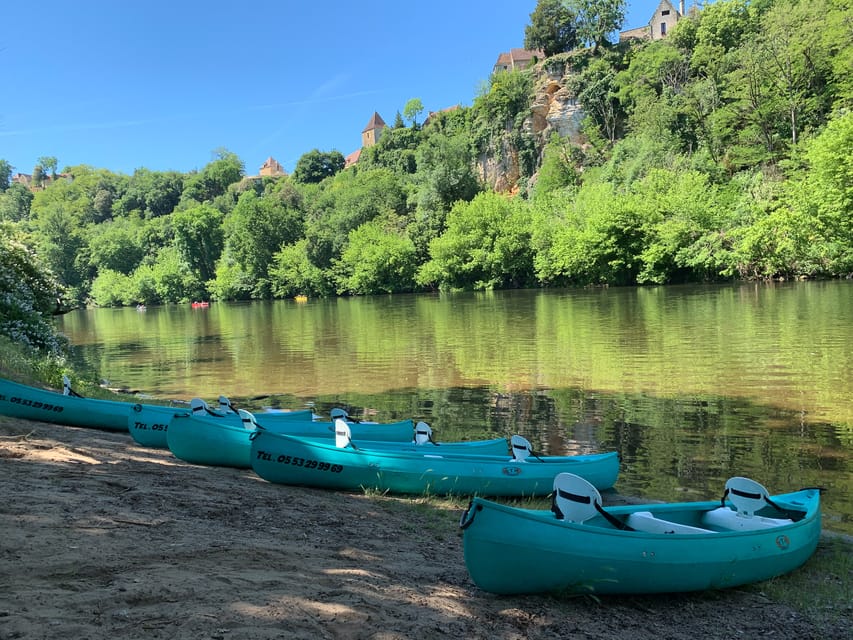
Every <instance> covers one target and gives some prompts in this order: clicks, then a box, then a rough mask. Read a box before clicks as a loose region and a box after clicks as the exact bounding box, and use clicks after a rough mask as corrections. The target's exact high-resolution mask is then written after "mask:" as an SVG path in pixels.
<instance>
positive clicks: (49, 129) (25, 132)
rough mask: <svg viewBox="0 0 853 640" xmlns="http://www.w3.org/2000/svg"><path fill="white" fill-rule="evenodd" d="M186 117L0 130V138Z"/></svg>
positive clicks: (134, 124)
mask: <svg viewBox="0 0 853 640" xmlns="http://www.w3.org/2000/svg"><path fill="white" fill-rule="evenodd" d="M189 117H190V116H188V115H177V116H168V117H162V118H147V119H138V120H116V121H112V122H80V123H69V124H57V123H54V124H51V125H47V126H44V127H32V128H29V129H13V130H10V131H3V130H0V138H10V137H12V136H31V135H43V134H51V133H70V132H72V131H96V130H105V129H128V128H131V127H142V126H147V125H150V124H163V123H164V122H173V121H175V120H182V119H186V118H189Z"/></svg>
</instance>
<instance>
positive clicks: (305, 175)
mask: <svg viewBox="0 0 853 640" xmlns="http://www.w3.org/2000/svg"><path fill="white" fill-rule="evenodd" d="M344 164H345V161H344V156H343V154H342V153H341V152H340V151H328V152H325V153H324V152H321V151H320V150H319V149H312V150H311V151H309V152H308V153H306V154H303V155H302V157H300V158H299V160H297V161H296V167H295V168H294V170H293V179H294V180H296V181H297V182H302V183H317V182H322V181H323V180H325V179H326V178H330V177H331V176H333V175H335V174H336V173H338V172H339V171H340V170H341V169H343V168H344Z"/></svg>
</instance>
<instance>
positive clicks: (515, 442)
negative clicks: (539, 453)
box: [509, 434, 532, 462]
mask: <svg viewBox="0 0 853 640" xmlns="http://www.w3.org/2000/svg"><path fill="white" fill-rule="evenodd" d="M509 446H510V449H512V458H513V460H515V461H516V462H525V461H526V460H527V458H528V457H529V456H530V454H531V453H532V447H531V446H530V441H529V440H528V439H527V438H525V437H524V436H520V435H518V434H516V435H514V436H512V438H510V439H509Z"/></svg>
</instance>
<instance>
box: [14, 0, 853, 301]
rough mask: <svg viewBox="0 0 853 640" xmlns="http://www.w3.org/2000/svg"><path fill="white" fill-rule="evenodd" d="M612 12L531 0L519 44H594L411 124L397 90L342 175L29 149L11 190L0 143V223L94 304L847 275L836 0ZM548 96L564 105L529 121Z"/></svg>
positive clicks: (850, 206)
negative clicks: (653, 22)
mask: <svg viewBox="0 0 853 640" xmlns="http://www.w3.org/2000/svg"><path fill="white" fill-rule="evenodd" d="M567 7H573V8H569V9H567ZM623 10H624V3H622V2H621V1H619V0H577V1H576V2H574V4H571V5H567V4H566V3H563V2H561V3H557V2H545V1H543V2H540V3H538V4H537V9H536V12H534V14H536V18H537V20H536V21H534V22H535V24H531V26H530V27H529V28H528V34H530V33H535V32H536V33H538V35H539V36H541V37H545V35H549V34H550V36H553V37H554V38H555V40H552V41H549V42H548V43H545V42H541V43H539V44H537V43H536V42H534V41H532V40H531V41H526V43H525V44H526V46H528V47H534V46H542V47H543V48H545V49H546V51H547V52H549V53H550V52H552V51H558V50H560V49H561V46H567V45H559V46H558V44H554V43H555V42H557V41H558V40H557V37H558V36H559V37H563V38H569V36H570V35H571V37H575V35H578V34H580V35H578V37H580V38H581V39H583V40H584V41H587V42H589V43H590V44H594V45H595V47H594V48H589V49H576V50H574V51H571V52H561V53H557V54H556V55H553V56H551V57H549V58H548V59H546V60H544V61H543V62H542V64H540V65H536V66H535V67H534V68H532V69H529V70H524V71H511V72H505V73H504V72H502V73H497V74H494V75H493V76H492V77H491V78H490V80H489V82H488V84H487V85H486V86H485V87H484V88H483V90H482V91H480V92H479V95H477V96H476V98H475V99H474V101H473V105H472V106H463V105H459V106H458V107H452V108H449V109H444V110H442V111H437V112H433V111H430V112H429V115H428V117H427V118H425V119H424V120H423V122H422V123H419V122H418V120H420V119H421V114H422V112H423V104H422V103H421V102H420V100H419V99H413V100H410V101H409V103H407V104H406V105H405V106H404V108H403V109H402V112H398V113H397V116H396V118H395V122H394V126H393V127H389V128H386V129H385V131H384V133H383V135H382V136H381V138H380V140H379V141H378V143H377V144H375V145H373V146H371V147H368V148H365V149H362V150H361V155H360V159H359V161H358V163H357V164H355V165H354V166H353V167H350V168H347V169H346V170H343V165H344V159H343V157H342V156H341V154H340V153H338V152H336V151H333V152H329V153H322V152H320V151H318V150H316V149H315V150H313V151H310V152H308V153H306V154H305V155H304V156H302V158H300V160H299V163H298V164H297V167H296V171H295V172H294V175H293V176H289V177H279V178H245V177H244V171H243V163H242V161H241V160H240V159H239V158H237V157H236V156H235V155H234V154H231V153H229V152H227V151H219V152H217V155H216V157H215V158H214V160H213V161H212V162H211V163H210V164H208V165H207V166H205V167H204V168H203V169H202V170H200V171H198V172H192V173H189V174H180V173H177V172H154V171H149V170H147V169H138V170H137V171H135V172H134V174H133V175H132V176H124V175H121V174H114V173H111V172H109V171H106V170H102V169H94V168H92V167H87V166H84V165H81V166H77V167H71V168H68V169H66V170H65V172H68V173H70V174H71V176H72V179H64V178H61V177H58V179H57V180H46V179H44V178H45V175H46V174H47V175H51V174H52V173H53V172H55V170H56V166H55V162H54V161H52V159H51V158H49V157H46V158H42V159H40V164H39V166H38V167H37V169H36V171H35V176H34V181H35V185H36V188H35V189H34V192H30V191H29V190H28V189H27V188H26V187H24V186H23V185H20V184H11V185H10V184H9V175H10V171H11V167H10V166H9V164H8V163H7V162H6V163H5V164H4V161H0V221H6V224H7V225H8V227H9V228H10V229H11V230H12V232H14V234H15V235H16V237H20V238H22V240H23V241H26V243H27V244H29V245H30V246H31V247H34V248H35V249H36V250H37V252H38V257H37V262H38V264H43V265H46V268H48V269H49V271H50V272H51V273H53V274H55V277H56V278H57V280H58V281H59V282H61V283H62V284H63V285H64V286H65V287H66V289H65V291H66V295H70V296H71V297H72V298H74V299H76V300H79V301H81V302H82V301H84V300H86V299H87V296H91V298H92V299H94V300H95V301H96V302H97V303H98V304H116V305H121V304H134V303H136V302H140V301H144V302H155V301H160V302H170V301H172V302H176V301H181V300H188V299H191V298H195V297H207V296H212V297H214V298H218V299H223V300H231V299H251V298H264V297H285V296H294V295H299V294H308V295H312V296H320V295H332V294H334V293H341V294H359V295H361V294H370V293H382V292H400V291H421V290H427V289H433V288H446V289H462V288H469V289H474V288H477V289H485V288H494V287H520V286H560V285H600V284H608V285H633V284H639V283H647V284H656V283H672V282H688V281H713V280H721V279H727V278H778V277H786V278H789V277H801V276H808V277H837V276H845V275H848V274H850V273H851V272H853V249H851V247H853V224H851V223H850V220H853V198H851V196H850V193H851V190H853V187H851V186H850V185H851V181H853V179H851V177H850V173H851V171H850V165H851V163H850V158H851V157H853V142H851V138H853V135H851V130H853V126H851V124H850V123H851V120H850V115H849V114H850V109H851V108H853V80H851V77H853V74H850V72H849V71H850V66H851V61H853V31H851V27H850V17H849V16H850V10H849V3H848V2H846V0H815V1H814V2H809V3H807V2H805V1H804V0H778V1H776V2H772V1H770V0H759V1H755V0H749V1H748V0H717V2H714V3H711V4H708V5H707V6H705V7H704V8H703V9H702V10H697V11H695V12H694V11H691V13H690V15H691V16H692V17H688V18H684V19H682V20H680V21H679V23H678V24H677V25H676V27H675V28H674V29H672V30H671V31H670V34H669V36H668V37H667V38H666V39H664V40H661V41H654V42H651V41H630V42H622V43H619V44H617V45H609V44H607V42H606V37H605V36H606V35H607V33H609V31H607V32H606V33H605V32H602V31H601V30H600V29H601V27H602V26H605V27H607V28H608V29H611V30H612V29H613V28H616V27H618V25H616V24H615V23H614V22H613V20H614V17H615V18H619V16H620V15H621V14H620V12H621V11H623ZM547 12H552V13H550V14H547ZM546 14H547V15H551V16H552V21H551V22H550V23H549V24H548V26H549V28H551V29H554V28H557V27H559V28H562V29H563V31H562V32H557V31H553V32H549V33H548V34H545V33H544V31H542V29H544V27H543V23H540V22H539V21H538V20H539V18H541V17H543V16H544V15H546ZM568 14H571V15H572V16H573V18H572V22H571V24H569V22H567V21H566V20H568V18H567V15H568ZM533 17H534V15H533V14H532V15H531V18H533ZM561 20H562V22H561ZM572 29H574V31H573V30H572ZM597 29H598V30H597ZM537 30H539V31H538V32H537ZM543 34H544V35H543ZM602 34H604V35H602ZM566 41H567V40H563V42H564V43H565V42H566ZM563 80H565V82H563V86H562V87H558V86H556V83H557V82H562V81H563ZM560 101H563V103H564V104H573V103H574V102H576V103H577V104H579V106H580V107H581V111H580V112H578V113H576V114H574V115H572V116H571V117H572V118H576V120H575V121H574V122H572V123H571V124H572V125H573V126H572V128H571V133H570V135H566V136H565V137H561V136H560V135H558V134H555V133H553V130H551V131H552V133H551V134H550V135H549V138H547V139H546V137H545V135H543V130H544V131H549V129H546V128H544V127H545V125H546V123H549V124H550V123H551V118H552V116H553V115H554V104H555V103H558V102H560ZM566 113H568V110H567V111H566ZM562 115H566V114H562ZM404 116H405V118H404ZM406 119H408V122H409V123H410V124H411V126H408V127H407V126H406ZM563 122H564V123H565V122H566V121H565V120H564V121H563ZM560 131H562V132H563V133H564V134H565V131H566V130H565V129H563V128H560ZM53 160H55V159H53ZM41 184H43V185H44V188H39V186H40V185H41ZM492 189H500V190H502V191H505V192H509V193H511V194H513V195H497V194H495V193H493V191H492ZM10 233H11V232H10ZM28 259H29V258H28Z"/></svg>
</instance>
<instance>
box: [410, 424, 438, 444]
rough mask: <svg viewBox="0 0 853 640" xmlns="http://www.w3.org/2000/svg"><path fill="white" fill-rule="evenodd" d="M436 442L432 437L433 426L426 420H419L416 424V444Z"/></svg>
mask: <svg viewBox="0 0 853 640" xmlns="http://www.w3.org/2000/svg"><path fill="white" fill-rule="evenodd" d="M427 443H430V444H436V442H435V440H433V439H432V427H430V426H429V425H428V424H427V423H426V422H418V423H417V424H416V425H415V444H427Z"/></svg>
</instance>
